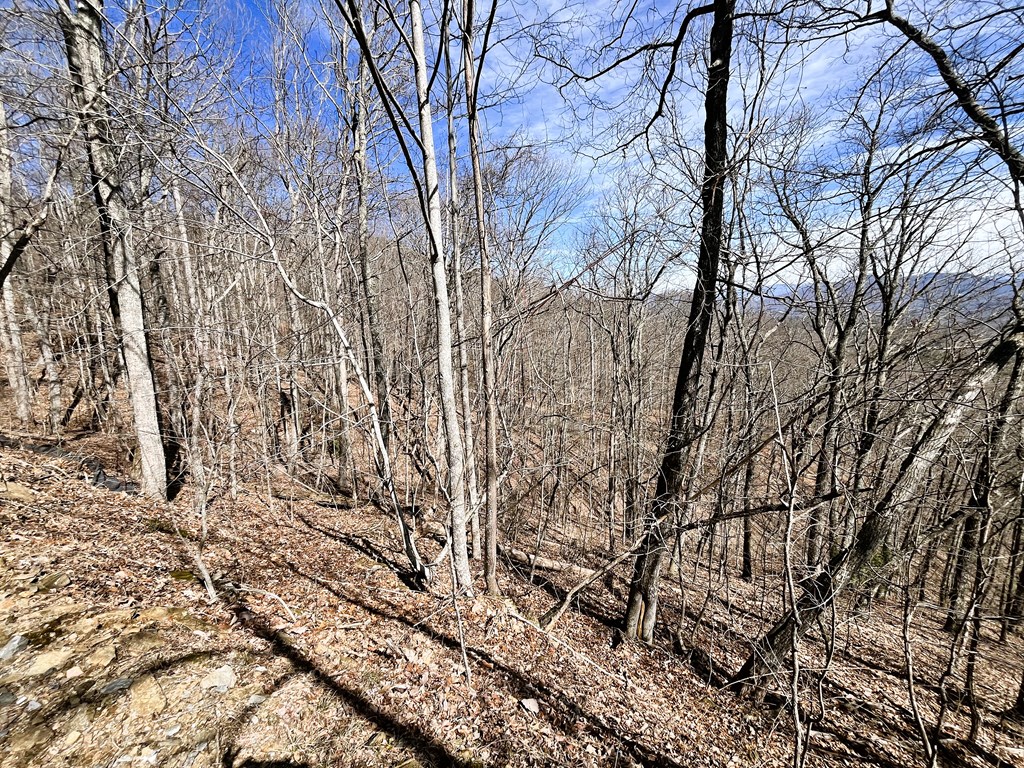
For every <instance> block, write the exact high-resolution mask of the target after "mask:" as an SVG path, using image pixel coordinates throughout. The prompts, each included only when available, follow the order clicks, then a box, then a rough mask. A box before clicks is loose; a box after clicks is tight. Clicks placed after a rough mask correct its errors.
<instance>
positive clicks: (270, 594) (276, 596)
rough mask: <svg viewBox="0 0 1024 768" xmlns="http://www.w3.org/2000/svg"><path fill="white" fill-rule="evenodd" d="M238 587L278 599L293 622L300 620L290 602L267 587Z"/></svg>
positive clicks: (241, 585)
mask: <svg viewBox="0 0 1024 768" xmlns="http://www.w3.org/2000/svg"><path fill="white" fill-rule="evenodd" d="M237 589H238V591H239V592H249V593H250V594H254V595H264V596H266V597H272V598H274V599H275V600H277V602H279V603H280V604H281V607H282V608H284V610H285V613H287V614H288V618H289V619H291V622H292V624H295V623H296V622H298V619H297V618H296V617H295V614H294V613H293V612H292V609H291V608H289V607H288V603H286V602H285V601H284V600H282V599H281V597H280V595H275V594H274V593H273V592H268V591H267V590H265V589H256V588H254V587H247V586H245V585H244V584H239V585H238V587H237ZM360 626H361V625H360ZM335 629H343V627H335Z"/></svg>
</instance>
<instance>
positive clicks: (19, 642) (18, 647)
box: [0, 635, 28, 661]
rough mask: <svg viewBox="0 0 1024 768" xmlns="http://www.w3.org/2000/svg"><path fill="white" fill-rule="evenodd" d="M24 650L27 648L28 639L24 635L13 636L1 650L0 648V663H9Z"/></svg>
mask: <svg viewBox="0 0 1024 768" xmlns="http://www.w3.org/2000/svg"><path fill="white" fill-rule="evenodd" d="M26 648H28V638H27V637H25V636H24V635H15V636H14V637H12V638H11V639H10V640H8V641H7V644H6V645H5V646H4V647H3V648H0V661H9V660H10V659H13V658H14V657H15V656H16V655H17V654H19V653H21V652H22V651H23V650H25V649H26Z"/></svg>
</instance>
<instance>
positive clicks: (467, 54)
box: [462, 0, 499, 595]
mask: <svg viewBox="0 0 1024 768" xmlns="http://www.w3.org/2000/svg"><path fill="white" fill-rule="evenodd" d="M493 13H494V10H493V6H492V11H491V14H492V18H493ZM473 16H474V13H473V0H466V2H465V7H464V12H463V20H462V23H463V25H464V29H463V42H462V51H463V69H464V73H465V79H466V116H467V119H468V121H469V155H470V161H471V162H472V166H473V200H474V203H475V204H476V230H477V246H478V249H479V251H480V357H481V367H482V368H483V375H484V444H485V451H484V456H485V458H484V487H485V492H484V496H485V502H484V504H485V507H484V509H485V512H484V581H485V583H486V585H487V594H489V595H497V594H499V589H498V577H497V563H498V405H497V390H496V388H495V380H494V339H493V336H492V333H493V332H492V330H491V319H492V315H493V309H492V301H491V256H490V246H489V242H488V239H487V224H486V221H485V219H484V184H483V168H482V162H481V152H480V125H479V120H478V116H477V88H478V85H479V84H478V81H477V76H476V67H475V61H474V53H473Z"/></svg>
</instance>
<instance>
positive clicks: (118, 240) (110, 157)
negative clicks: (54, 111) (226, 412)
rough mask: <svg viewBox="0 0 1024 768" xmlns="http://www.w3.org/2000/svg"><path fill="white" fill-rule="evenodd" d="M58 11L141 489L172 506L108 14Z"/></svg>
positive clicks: (85, 4) (83, 5) (91, 8)
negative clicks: (120, 157) (119, 130)
mask: <svg viewBox="0 0 1024 768" xmlns="http://www.w3.org/2000/svg"><path fill="white" fill-rule="evenodd" d="M58 8H59V14H58V18H59V21H60V26H61V31H62V32H63V34H64V42H65V46H66V49H67V57H68V67H69V69H70V71H71V80H72V84H73V88H74V91H75V95H76V98H77V102H78V110H79V114H80V117H81V122H82V126H83V129H84V131H85V137H86V151H87V153H88V157H89V173H90V176H91V182H92V188H93V194H94V197H95V201H96V209H97V212H98V214H99V220H100V231H101V235H102V239H103V247H104V250H105V251H106V256H107V259H108V263H110V264H111V267H112V275H111V277H112V278H113V284H112V285H111V286H110V292H111V298H112V304H113V307H112V309H113V314H114V317H115V319H116V320H117V321H118V322H119V326H120V327H119V330H120V337H121V338H120V346H121V350H122V355H123V359H124V368H125V373H126V375H127V379H128V391H129V396H130V398H131V405H132V414H133V417H134V418H133V421H134V426H135V436H136V439H137V441H138V445H139V454H138V455H139V459H140V465H141V468H140V478H139V480H140V486H141V488H142V492H143V494H145V495H146V496H149V497H150V498H154V499H164V498H166V496H167V469H166V464H165V459H164V448H163V442H162V440H161V437H160V428H159V423H158V419H157V399H156V388H155V383H154V379H153V370H152V367H151V361H150V357H149V346H148V342H147V339H146V323H145V317H144V313H143V300H142V285H141V280H140V276H139V266H138V263H137V261H136V256H135V250H134V243H133V231H132V229H133V228H132V223H131V216H130V213H129V210H128V205H127V203H126V201H125V198H124V192H123V189H122V186H121V179H120V175H119V173H118V168H117V152H116V150H115V147H114V138H113V137H112V136H111V133H110V126H109V117H108V114H107V110H108V106H107V101H106V93H105V89H104V82H105V81H106V77H107V75H106V72H105V71H104V55H103V39H102V23H103V19H102V7H101V6H99V5H98V4H97V5H94V4H93V3H91V2H89V0H79V2H78V5H77V10H72V9H71V8H69V7H68V6H67V5H65V2H64V0H61V2H59V3H58Z"/></svg>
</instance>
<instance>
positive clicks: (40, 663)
mask: <svg viewBox="0 0 1024 768" xmlns="http://www.w3.org/2000/svg"><path fill="white" fill-rule="evenodd" d="M70 658H71V651H70V650H67V649H65V650H62V651H47V652H46V653H41V654H39V655H38V656H36V658H35V659H34V660H33V661H32V665H31V666H30V667H29V668H28V670H27V671H26V672H25V675H26V676H27V677H35V676H36V675H45V674H47V673H49V672H52V671H54V670H55V669H60V668H61V667H63V666H64V664H65V663H67V660H68V659H70Z"/></svg>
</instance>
